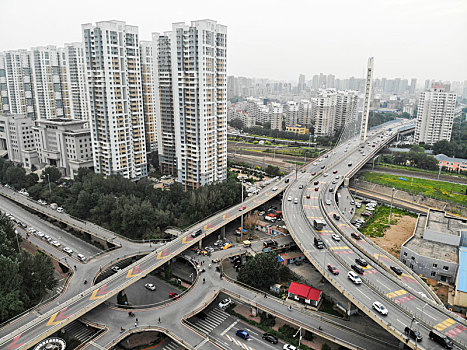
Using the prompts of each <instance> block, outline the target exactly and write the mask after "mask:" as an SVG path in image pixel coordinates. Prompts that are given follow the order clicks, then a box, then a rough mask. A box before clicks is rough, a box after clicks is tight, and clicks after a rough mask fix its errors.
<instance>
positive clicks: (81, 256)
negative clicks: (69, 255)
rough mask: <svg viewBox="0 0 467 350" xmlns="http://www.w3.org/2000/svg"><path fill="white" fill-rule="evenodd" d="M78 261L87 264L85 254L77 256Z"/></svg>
mask: <svg viewBox="0 0 467 350" xmlns="http://www.w3.org/2000/svg"><path fill="white" fill-rule="evenodd" d="M77 257H78V259H79V260H81V261H82V262H84V263H85V262H86V257H85V256H84V255H83V254H78V255H77Z"/></svg>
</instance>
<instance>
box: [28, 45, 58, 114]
mask: <svg viewBox="0 0 467 350" xmlns="http://www.w3.org/2000/svg"><path fill="white" fill-rule="evenodd" d="M30 55H31V69H32V77H33V84H34V101H35V111H36V118H37V119H50V118H58V117H59V118H62V117H64V116H65V113H64V107H63V95H62V85H61V78H62V76H61V67H60V61H59V54H58V50H57V48H56V47H55V46H44V47H33V48H32V49H31V52H30Z"/></svg>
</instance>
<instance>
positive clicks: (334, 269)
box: [328, 265, 339, 275]
mask: <svg viewBox="0 0 467 350" xmlns="http://www.w3.org/2000/svg"><path fill="white" fill-rule="evenodd" d="M328 270H329V271H331V273H332V274H333V275H338V274H339V270H338V269H337V267H335V266H332V265H328Z"/></svg>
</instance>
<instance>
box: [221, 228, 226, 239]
mask: <svg viewBox="0 0 467 350" xmlns="http://www.w3.org/2000/svg"><path fill="white" fill-rule="evenodd" d="M221 236H222V238H223V239H225V226H222V228H221Z"/></svg>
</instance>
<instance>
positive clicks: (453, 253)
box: [404, 215, 459, 263]
mask: <svg viewBox="0 0 467 350" xmlns="http://www.w3.org/2000/svg"><path fill="white" fill-rule="evenodd" d="M426 222H427V216H426V215H420V217H419V219H418V222H417V226H416V228H415V234H414V235H413V236H412V237H411V238H410V239H409V240H408V241H407V242H406V243H405V244H404V246H405V247H406V248H408V249H410V250H413V251H414V252H417V254H419V255H423V256H427V257H430V258H433V259H438V260H444V261H450V262H453V263H457V262H458V255H457V251H458V249H459V248H458V247H456V246H453V245H448V244H445V243H440V242H433V241H428V240H426V239H423V234H424V233H425V225H426Z"/></svg>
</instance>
